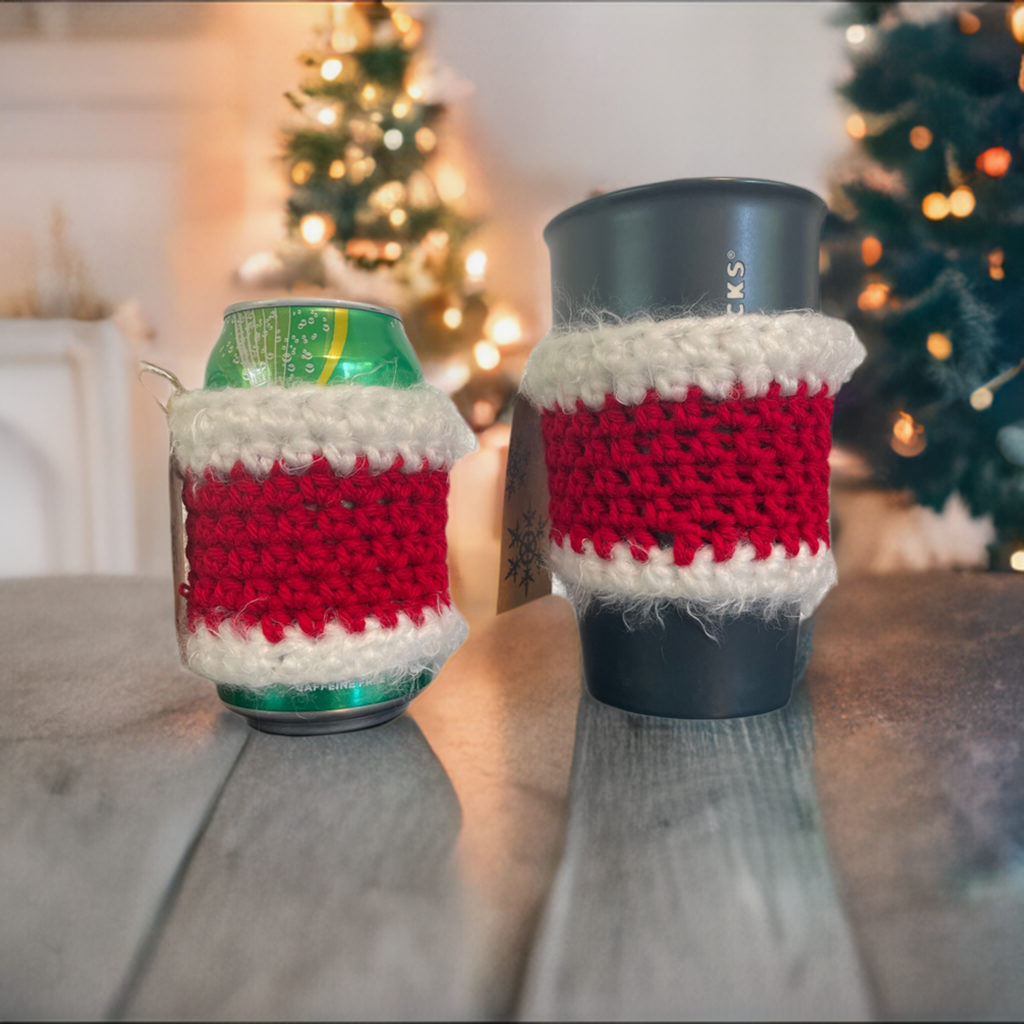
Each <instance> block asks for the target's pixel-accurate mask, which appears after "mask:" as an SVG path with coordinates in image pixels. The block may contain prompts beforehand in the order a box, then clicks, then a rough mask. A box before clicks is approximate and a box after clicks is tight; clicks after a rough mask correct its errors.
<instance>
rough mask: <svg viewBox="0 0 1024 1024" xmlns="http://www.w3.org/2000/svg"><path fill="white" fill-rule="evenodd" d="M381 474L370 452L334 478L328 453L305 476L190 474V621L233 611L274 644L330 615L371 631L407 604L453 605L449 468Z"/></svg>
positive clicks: (186, 491)
mask: <svg viewBox="0 0 1024 1024" xmlns="http://www.w3.org/2000/svg"><path fill="white" fill-rule="evenodd" d="M401 465H402V462H401V459H399V460H398V461H397V462H396V463H395V465H394V466H392V468H391V469H389V470H387V471H385V472H383V473H371V472H370V471H369V468H368V464H367V462H366V460H365V459H361V460H360V461H359V463H358V464H357V468H356V471H355V472H354V473H352V474H351V475H350V476H335V474H334V472H333V471H332V470H331V467H330V465H329V463H328V462H327V461H326V460H325V459H323V458H318V459H316V460H314V462H313V464H312V465H311V466H310V468H309V469H308V470H307V471H305V472H303V473H298V474H296V473H294V472H292V471H289V470H287V469H286V468H285V467H284V466H283V465H282V464H281V463H278V464H277V465H276V466H274V468H273V470H272V471H271V473H270V476H269V477H267V478H266V479H265V480H257V479H255V478H254V477H252V476H251V475H250V474H249V473H247V472H246V470H245V468H244V466H243V465H242V463H241V462H239V463H236V465H235V467H234V468H233V469H232V471H231V474H230V478H229V479H228V480H227V481H226V482H225V481H223V480H219V479H217V478H216V477H215V476H214V475H213V473H212V472H211V471H210V470H209V469H208V470H206V472H205V474H204V477H203V479H202V480H201V481H200V480H198V479H197V478H196V476H195V475H194V474H193V473H191V472H189V473H188V474H187V475H186V481H185V487H184V488H183V489H182V490H183V497H184V502H185V508H186V510H187V512H188V516H187V518H186V521H185V531H186V535H187V538H188V541H187V547H186V554H187V557H188V562H189V574H188V584H187V586H186V587H183V593H185V595H186V597H187V599H188V621H189V626H190V628H192V629H195V628H196V627H197V625H199V623H200V622H205V623H206V625H207V626H208V627H209V628H211V629H216V628H217V627H218V626H220V624H221V623H222V622H224V621H225V620H227V619H230V620H232V621H234V622H235V623H237V624H238V625H240V626H243V627H252V626H256V625H259V626H260V627H261V628H262V630H263V635H264V636H265V637H266V638H267V639H268V640H270V641H271V642H274V643H276V642H278V641H280V640H281V639H282V638H283V637H284V629H285V627H286V626H290V625H292V624H296V625H298V626H299V627H300V628H301V629H302V632H303V633H305V634H306V635H307V636H319V635H320V634H321V633H323V631H324V626H325V624H326V623H328V622H330V621H337V622H339V623H341V624H342V626H344V628H345V629H347V630H349V631H350V632H357V633H359V632H362V631H363V628H364V627H365V625H366V620H367V618H368V617H370V616H373V617H375V618H377V619H379V620H380V623H381V625H382V626H384V627H386V628H391V627H394V626H396V625H397V624H398V613H399V612H405V613H406V614H407V615H408V616H409V617H410V618H411V619H412V620H413V621H414V622H415V623H416V624H417V625H421V624H422V622H423V614H424V611H425V609H427V608H433V609H436V610H440V608H441V606H442V605H444V606H448V605H450V603H451V601H450V598H449V596H448V566H447V562H446V555H447V544H446V540H445V524H446V522H447V519H448V473H447V472H446V471H442V470H433V471H431V470H427V469H426V468H424V470H423V472H420V473H403V472H401Z"/></svg>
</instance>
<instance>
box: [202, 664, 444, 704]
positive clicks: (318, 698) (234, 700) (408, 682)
mask: <svg viewBox="0 0 1024 1024" xmlns="http://www.w3.org/2000/svg"><path fill="white" fill-rule="evenodd" d="M433 679H434V673H433V672H429V671H427V672H421V673H420V674H419V675H416V676H406V677H405V678H404V679H400V680H396V681H395V682H386V683H370V684H366V685H360V684H357V685H355V686H344V687H340V686H339V687H330V686H311V687H302V688H299V687H295V686H281V685H277V686H268V687H261V688H260V689H254V688H251V687H245V686H230V685H228V684H226V683H218V684H217V696H219V697H220V699H221V700H222V701H224V703H225V704H233V705H234V706H235V707H239V708H247V709H249V710H251V711H273V712H278V713H281V712H284V713H286V714H310V713H312V712H316V711H340V710H347V709H349V708H367V707H370V706H371V705H373V704H383V703H385V702H386V701H392V700H400V699H407V698H411V697H415V696H416V694H417V693H419V692H420V690H422V689H423V688H424V687H425V686H427V685H428V684H429V683H431V682H432V681H433Z"/></svg>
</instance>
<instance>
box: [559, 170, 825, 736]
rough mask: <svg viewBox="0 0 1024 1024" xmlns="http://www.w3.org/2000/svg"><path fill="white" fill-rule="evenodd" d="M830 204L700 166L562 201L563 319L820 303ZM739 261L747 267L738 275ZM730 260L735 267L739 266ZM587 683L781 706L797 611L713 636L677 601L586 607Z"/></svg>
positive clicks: (693, 702) (648, 700) (732, 710)
mask: <svg viewBox="0 0 1024 1024" xmlns="http://www.w3.org/2000/svg"><path fill="white" fill-rule="evenodd" d="M826 212H827V209H826V206H825V203H824V202H823V201H822V200H821V199H820V198H819V197H818V196H816V195H815V194H814V193H813V192H808V191H807V190H805V189H802V188H797V187H796V186H793V185H786V184H783V183H781V182H774V181H754V180H747V179H739V178H693V179H683V180H679V181H667V182H660V183H658V184H653V185H643V186H640V187H638V188H629V189H624V190H622V191H619V192H612V193H608V194H606V195H601V196H598V197H596V198H594V199H588V200H587V201H586V202H583V203H579V204H578V205H576V206H573V207H571V208H570V209H568V210H565V211H563V212H562V213H560V214H559V215H558V216H557V217H555V218H554V220H552V221H551V222H550V223H549V224H548V225H547V227H546V228H545V229H544V240H545V242H546V243H547V245H548V249H549V250H550V253H551V284H552V296H553V307H554V323H555V326H556V327H557V326H558V325H561V324H566V323H571V322H573V321H574V320H575V319H577V318H578V317H579V315H580V313H581V312H584V311H587V310H594V309H598V310H607V311H608V312H609V313H612V314H614V315H616V316H622V317H629V316H631V315H635V314H638V313H646V314H650V315H652V316H654V317H655V319H668V318H671V317H677V316H680V315H681V314H682V313H684V312H685V313H689V314H691V315H692V314H696V315H701V316H714V315H717V314H721V313H726V312H734V313H776V312H782V311H785V310H794V309H804V310H806V309H814V310H817V309H818V307H819V293H818V249H819V243H820V236H821V227H822V223H823V222H824V219H825V214H826ZM737 263H742V265H743V269H744V273H743V275H742V280H738V279H737V276H736V274H735V268H736V264H737ZM731 272H732V273H731ZM579 628H580V639H581V643H582V648H583V667H584V676H585V679H586V685H587V689H588V690H589V691H590V693H591V694H592V695H593V696H594V697H595V698H596V699H597V700H599V701H602V702H603V703H605V704H610V705H613V706H614V707H618V708H622V709H624V710H627V711H633V712H638V713H641V714H646V715H656V716H660V717H667V718H737V717H742V716H746V715H756V714H761V713H764V712H767V711H773V710H775V709H777V708H780V707H782V706H784V705H785V704H786V703H787V702H788V700H789V698H790V694H791V691H792V687H793V680H794V671H795V665H796V658H797V647H798V636H799V632H800V623H799V617H798V615H797V613H796V611H795V610H794V612H793V614H792V615H791V616H787V617H783V618H782V619H777V620H773V621H770V622H769V621H766V620H765V618H764V617H763V616H757V615H750V614H744V615H740V616H737V617H735V618H732V619H729V620H728V621H726V622H725V623H724V624H723V625H722V627H721V628H720V630H719V631H718V635H717V637H715V638H712V637H711V636H709V635H708V633H707V632H706V631H705V628H704V626H703V625H702V623H701V622H700V621H698V620H697V619H696V618H694V617H692V616H691V615H689V614H688V613H687V612H686V611H685V610H683V609H682V608H681V607H677V606H669V607H668V609H667V610H665V611H664V612H663V614H662V622H660V623H658V622H654V623H653V624H652V623H648V624H646V625H641V626H639V627H637V626H636V624H635V623H633V624H627V623H626V621H625V620H624V618H623V615H622V613H621V612H620V611H616V610H611V609H602V608H600V607H591V608H588V609H586V610H584V611H583V612H582V613H581V614H580V616H579Z"/></svg>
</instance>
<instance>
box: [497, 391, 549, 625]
mask: <svg viewBox="0 0 1024 1024" xmlns="http://www.w3.org/2000/svg"><path fill="white" fill-rule="evenodd" d="M549 526H550V523H549V521H548V475H547V467H546V465H545V464H544V439H543V437H542V435H541V421H540V414H539V413H538V412H537V410H536V409H535V408H534V407H533V406H532V405H530V403H529V402H528V401H527V400H526V399H525V398H523V396H522V395H520V396H519V397H518V398H516V404H515V409H514V410H513V412H512V437H511V440H510V441H509V446H508V464H507V466H506V469H505V498H504V506H503V510H502V522H501V568H500V572H499V576H498V614H499V615H500V614H501V613H502V612H507V611H509V610H510V609H512V608H518V607H519V606H520V605H522V604H526V603H528V602H529V601H535V600H536V599H537V598H538V597H544V596H545V595H546V594H550V593H551V576H550V575H549V573H548V571H547V567H546V557H545V556H546V554H547V548H548V527H549Z"/></svg>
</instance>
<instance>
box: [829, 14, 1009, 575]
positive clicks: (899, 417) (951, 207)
mask: <svg viewBox="0 0 1024 1024" xmlns="http://www.w3.org/2000/svg"><path fill="white" fill-rule="evenodd" d="M1008 20H1009V24H1010V31H1011V32H1012V33H1013V36H1014V39H1016V41H1017V43H1018V44H1020V46H1021V48H1022V51H1024V0H1017V2H1015V3H1014V5H1013V7H1012V9H1011V11H1010V14H1009V19H1008ZM958 24H959V28H960V31H961V32H963V33H964V35H973V34H974V33H975V32H977V31H978V30H979V29H980V27H981V20H980V19H979V18H978V16H977V15H976V14H974V13H972V12H971V11H961V12H960V13H959V14H958ZM867 37H868V30H867V28H866V27H865V26H864V25H851V26H850V27H849V28H847V30H846V39H847V42H849V43H850V44H851V45H853V46H859V45H861V44H862V43H864V42H865V41H866V40H867ZM1018 84H1019V86H1020V88H1021V90H1022V91H1024V52H1022V57H1021V71H1020V76H1019V79H1018ZM901 116H903V111H902V109H897V110H896V111H893V112H891V113H889V114H886V115H883V116H878V117H872V118H866V117H865V116H864V115H863V114H860V113H855V114H851V115H850V116H849V117H848V118H847V119H846V133H847V134H848V135H849V136H850V138H852V139H854V140H857V141H859V140H861V139H863V138H865V137H866V136H867V135H869V134H874V133H875V132H880V131H884V130H885V129H886V128H887V127H888V126H889V125H890V124H892V123H893V122H894V121H895V120H896V119H898V118H900V117H901ZM934 141H935V136H934V134H933V132H932V131H931V129H930V128H929V127H928V126H927V125H923V124H918V125H915V126H914V127H913V128H911V129H910V132H909V142H910V145H911V146H912V147H913V148H914V149H916V150H926V149H928V147H929V146H931V145H932V143H933V142H934ZM1012 160H1013V156H1012V154H1011V153H1010V151H1009V150H1008V149H1006V148H1005V147H1004V146H991V147H989V148H988V149H986V150H984V151H983V152H981V153H979V154H978V156H977V159H976V160H975V167H976V168H977V170H978V172H979V173H981V174H984V175H987V176H988V177H990V178H1001V177H1003V176H1004V175H1005V174H1006V173H1007V171H1009V169H1010V164H1011V163H1012ZM946 163H947V171H948V173H949V178H950V183H951V184H953V185H954V188H953V189H952V191H951V192H950V193H949V195H946V194H944V193H942V192H930V193H928V195H926V196H925V197H924V198H923V199H922V200H921V213H922V215H923V216H924V217H926V218H927V219H928V220H934V221H938V220H944V219H945V218H946V217H958V218H963V217H969V216H970V215H971V214H972V213H973V212H974V209H975V206H976V200H975V196H974V191H973V189H971V187H970V185H969V184H967V182H966V180H965V175H964V173H963V172H962V171H961V170H959V169H958V168H957V167H956V166H955V164H954V163H953V161H952V159H951V157H947V161H946ZM883 251H884V250H883V245H882V242H881V240H880V239H879V238H876V237H875V236H873V235H869V236H867V237H866V238H864V239H863V240H862V241H861V259H862V261H863V263H864V266H865V267H873V266H874V265H875V264H876V263H878V261H879V260H881V258H882V253H883ZM1003 261H1004V253H1003V250H1002V249H999V248H994V249H992V250H991V251H990V252H989V253H988V268H987V269H988V274H989V277H991V278H992V279H993V280H994V281H1001V280H1002V279H1003V278H1004V277H1005V276H1006V272H1005V270H1004V268H1003ZM890 293H891V286H890V285H889V283H888V282H886V281H884V280H882V279H880V278H871V277H869V278H868V279H867V280H866V282H865V286H864V289H863V291H862V292H861V293H860V295H859V296H858V298H857V306H858V308H860V309H861V310H863V311H865V312H873V311H876V310H881V309H882V308H884V307H885V306H886V305H887V304H888V303H889V302H890V299H891V294H890ZM925 345H926V347H927V350H928V353H929V355H931V356H932V358H934V359H937V360H939V361H944V360H946V359H949V358H950V357H951V356H952V355H953V343H952V341H950V339H949V337H948V336H947V335H946V334H944V333H943V332H941V331H932V332H931V333H930V334H929V335H928V337H927V340H926V342H925ZM1022 370H1024V360H1022V361H1021V362H1020V363H1019V364H1018V365H1017V366H1014V367H1011V368H1010V369H1009V370H1006V371H1005V372H1003V373H1000V374H998V375H997V376H995V377H993V378H992V379H991V380H989V381H986V382H985V383H984V384H982V385H981V386H980V387H978V388H976V389H975V390H974V391H973V392H971V395H970V397H969V399H968V400H969V402H970V405H971V408H973V409H975V410H977V411H979V412H980V411H982V410H984V409H987V408H988V407H989V406H991V405H992V402H993V400H994V396H995V392H996V391H998V390H999V388H1001V387H1002V386H1003V385H1004V384H1006V383H1007V382H1008V381H1010V380H1012V379H1013V378H1014V377H1015V376H1017V374H1018V373H1020V372H1021V371H1022ZM892 435H893V436H892V440H891V442H890V443H891V446H892V449H893V451H895V452H896V453H897V454H898V455H901V456H903V457H904V458H913V457H914V456H915V455H920V454H921V452H923V451H924V449H925V447H926V446H927V438H926V436H925V429H924V426H923V425H922V424H920V423H918V422H917V421H916V420H915V419H914V417H913V416H912V415H911V414H910V413H908V412H905V411H904V410H899V411H898V412H897V413H896V420H895V422H894V424H893V428H892ZM1020 568H1021V569H1022V570H1024V554H1022V557H1021V559H1020Z"/></svg>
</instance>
